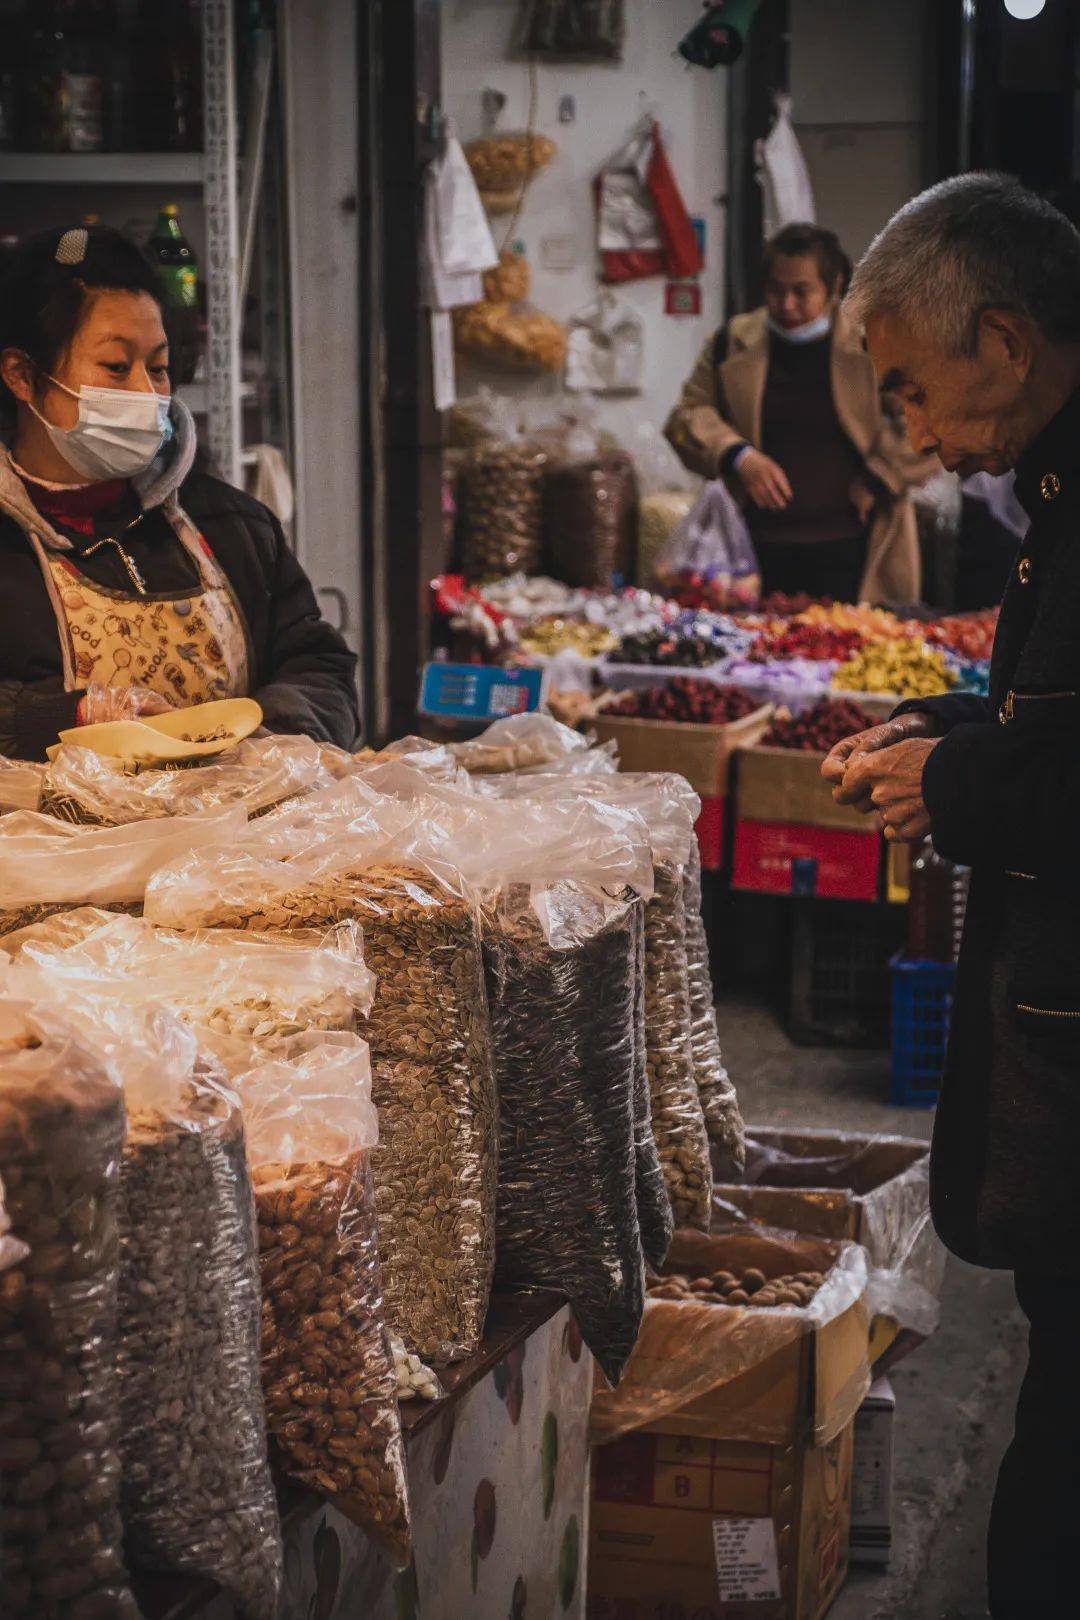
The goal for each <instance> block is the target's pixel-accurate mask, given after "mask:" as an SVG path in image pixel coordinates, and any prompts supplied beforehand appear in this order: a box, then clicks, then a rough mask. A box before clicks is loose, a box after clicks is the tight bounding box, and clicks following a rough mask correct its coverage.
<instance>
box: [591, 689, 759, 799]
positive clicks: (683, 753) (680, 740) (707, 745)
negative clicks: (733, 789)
mask: <svg viewBox="0 0 1080 1620" xmlns="http://www.w3.org/2000/svg"><path fill="white" fill-rule="evenodd" d="M677 673H678V671H677V670H673V671H672V674H673V675H674V674H677ZM772 713H773V711H772V705H771V704H767V703H766V704H763V705H762V707H761V708H760V709H755V710H754V712H753V713H752V714H748V715H746V716H745V717H744V718H743V719H742V720H733V721H732V722H731V724H730V725H727V726H692V725H686V724H684V723H682V722H681V721H676V720H632V719H629V718H628V717H626V716H623V715H613V714H605V713H601V714H598V715H597V716H596V718H595V719H593V720H590V721H589V728H590V730H592V731H595V732H596V735H597V737H598V739H599V741H600V742H612V741H614V742H615V743H617V744H618V748H619V765H620V767H621V768H622V769H623V770H624V771H674V772H676V774H677V775H679V776H685V777H686V780H687V781H688V782H689V783H690V786H691V787H692V788H693V789H694V792H695V793H698V794H700V795H701V797H702V798H703V799H715V798H724V797H726V796H727V792H728V775H729V770H730V763H731V756H732V754H733V753H734V752H735V750H736V749H737V748H748V747H750V745H751V744H752V743H755V742H757V741H758V739H759V738H760V737H763V736H764V734H765V732H766V731H767V730H768V727H769V722H770V721H771V719H772Z"/></svg>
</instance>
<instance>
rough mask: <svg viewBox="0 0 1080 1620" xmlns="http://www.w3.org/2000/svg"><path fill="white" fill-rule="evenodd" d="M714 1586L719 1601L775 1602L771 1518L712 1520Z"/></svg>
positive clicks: (777, 1589) (776, 1581) (777, 1592)
mask: <svg viewBox="0 0 1080 1620" xmlns="http://www.w3.org/2000/svg"><path fill="white" fill-rule="evenodd" d="M712 1529H713V1552H714V1554H715V1557H716V1589H717V1594H718V1596H719V1598H720V1601H721V1603H769V1602H771V1603H776V1602H778V1601H779V1599H780V1595H781V1593H780V1569H779V1563H778V1560H777V1556H776V1531H775V1529H774V1527H773V1522H772V1520H771V1519H734V1518H732V1519H714V1520H713V1527H712Z"/></svg>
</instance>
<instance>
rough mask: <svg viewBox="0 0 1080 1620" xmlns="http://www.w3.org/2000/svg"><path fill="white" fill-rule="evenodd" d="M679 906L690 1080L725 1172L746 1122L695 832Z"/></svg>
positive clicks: (739, 1152) (732, 1167)
mask: <svg viewBox="0 0 1080 1620" xmlns="http://www.w3.org/2000/svg"><path fill="white" fill-rule="evenodd" d="M683 907H684V910H685V914H686V967H687V977H688V980H689V989H690V1046H691V1050H692V1052H693V1057H694V1079H695V1082H696V1084H697V1091H698V1097H699V1099H700V1101H701V1109H702V1113H703V1114H704V1116H705V1129H706V1131H707V1133H708V1136H709V1141H710V1142H711V1144H712V1159H713V1169H714V1172H716V1173H719V1174H721V1175H723V1176H727V1175H729V1174H731V1173H732V1172H734V1171H739V1170H741V1169H742V1166H743V1163H744V1161H745V1157H746V1145H745V1127H744V1125H743V1120H742V1114H741V1113H740V1111H739V1099H738V1097H737V1096H736V1094H735V1087H734V1086H733V1085H732V1083H731V1079H730V1077H729V1075H728V1072H727V1069H726V1068H725V1067H724V1060H723V1058H722V1056H721V1054H720V1037H719V1034H718V1033H717V1028H716V1007H715V1006H714V1003H713V986H712V972H711V969H710V967H709V942H708V939H707V938H706V935H705V922H704V919H703V917H702V915H701V851H700V849H699V847H698V841H697V838H696V837H695V838H694V839H692V841H691V844H690V852H689V857H688V859H687V861H686V864H685V866H684V867H683Z"/></svg>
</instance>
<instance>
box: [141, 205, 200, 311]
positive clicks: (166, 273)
mask: <svg viewBox="0 0 1080 1620" xmlns="http://www.w3.org/2000/svg"><path fill="white" fill-rule="evenodd" d="M147 246H148V248H149V250H150V257H151V258H152V259H153V260H154V261H155V262H156V264H157V267H158V274H159V275H160V276H161V279H162V281H163V282H164V283H165V291H166V293H167V295H168V299H169V302H170V303H171V304H172V305H174V306H175V308H177V309H195V308H196V306H197V304H198V279H199V264H198V260H197V259H196V257H195V254H194V253H193V252H192V249H191V246H190V244H189V242H188V239H187V237H186V236H185V235H184V231H183V227H182V226H181V224H180V210H179V209H178V208H177V206H176V204H175V203H166V204H165V206H164V207H163V208H162V210H161V212H160V213H159V214H158V217H157V224H156V225H155V226H154V231H153V235H152V236H151V237H150V241H149V242H148V244H147Z"/></svg>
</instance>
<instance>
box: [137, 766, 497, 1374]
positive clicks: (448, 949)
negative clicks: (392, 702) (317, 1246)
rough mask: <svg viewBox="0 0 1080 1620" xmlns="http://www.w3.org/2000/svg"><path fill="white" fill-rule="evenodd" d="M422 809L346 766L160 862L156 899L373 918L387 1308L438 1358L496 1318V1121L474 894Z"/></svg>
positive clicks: (195, 910) (178, 909)
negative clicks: (241, 836) (210, 842)
mask: <svg viewBox="0 0 1080 1620" xmlns="http://www.w3.org/2000/svg"><path fill="white" fill-rule="evenodd" d="M392 768H393V769H402V770H407V767H404V766H402V767H397V766H394V767H392ZM419 780H420V781H423V780H424V778H423V777H420V778H419ZM419 821H420V811H419V808H418V807H417V806H416V805H413V804H407V803H404V802H402V801H398V800H395V799H391V798H388V797H386V796H384V795H380V794H376V793H375V792H373V791H372V789H371V788H369V787H367V786H365V785H364V783H363V782H362V781H359V780H353V781H348V782H342V783H341V784H339V786H338V787H337V788H336V789H334V790H333V791H330V792H323V793H316V794H313V795H311V797H310V798H309V799H307V800H305V801H303V803H302V804H300V805H298V806H297V807H296V808H295V809H293V810H290V811H289V812H287V813H285V814H275V815H272V816H269V817H267V818H266V819H265V820H264V821H263V822H261V823H259V824H258V826H257V827H255V826H253V827H251V828H249V830H248V837H247V840H246V841H245V842H244V843H240V842H237V843H236V844H235V845H234V846H233V847H232V848H231V849H229V850H221V851H216V852H213V853H210V852H205V854H204V856H200V857H196V856H192V857H191V858H189V859H187V860H184V861H181V862H178V863H177V864H176V865H175V866H174V867H173V868H171V869H170V870H168V871H166V872H162V873H161V874H159V880H158V881H157V882H156V883H155V885H154V892H153V895H152V896H151V898H150V902H149V905H148V910H147V915H148V916H150V917H152V918H153V919H155V920H157V921H160V922H163V923H169V924H173V925H176V926H179V927H181V928H196V927H203V926H205V925H207V924H222V925H225V926H229V927H239V928H244V929H249V930H255V931H263V932H265V931H267V930H272V931H280V930H289V931H292V930H295V929H297V928H310V927H313V926H326V925H329V924H332V923H335V922H338V921H341V920H346V921H353V922H355V923H357V924H358V925H359V927H360V928H361V929H362V931H363V937H364V957H365V961H366V962H367V964H368V965H369V967H370V968H371V969H372V970H373V971H374V973H375V976H376V992H375V1000H374V1004H373V1006H372V1008H371V1011H370V1014H369V1017H368V1021H367V1024H366V1026H365V1029H364V1033H365V1035H366V1037H367V1039H368V1041H369V1043H370V1046H371V1056H372V1069H373V1083H374V1097H375V1103H376V1106H377V1108H378V1110H379V1119H380V1143H379V1147H378V1149H377V1150H376V1151H375V1153H374V1156H373V1175H374V1182H375V1193H376V1200H377V1204H378V1212H379V1222H380V1227H381V1247H382V1261H383V1274H384V1286H385V1293H386V1300H387V1314H388V1320H389V1322H390V1325H391V1328H392V1330H393V1331H394V1332H395V1333H396V1334H398V1335H399V1336H400V1337H401V1338H402V1339H403V1340H404V1342H405V1344H406V1346H407V1348H408V1349H409V1350H410V1351H411V1352H412V1353H414V1354H416V1355H418V1356H420V1357H422V1358H423V1359H424V1360H426V1361H434V1362H436V1363H442V1362H445V1361H450V1360H455V1359H459V1358H461V1357H463V1356H467V1355H470V1354H471V1353H472V1352H473V1351H474V1350H475V1349H476V1348H477V1346H478V1344H479V1342H480V1338H481V1334H482V1332H483V1326H484V1319H485V1316H486V1314H487V1305H488V1298H489V1295H490V1291H491V1275H492V1267H493V1264H494V1247H495V1176H496V1154H497V1124H496V1103H495V1083H494V1078H493V1075H492V1067H491V1044H490V1030H489V1026H488V1015H487V1003H486V998H485V994H484V970H483V959H482V955H481V947H480V923H479V909H478V905H477V901H476V897H475V895H474V894H473V892H472V891H471V889H470V887H469V885H468V884H467V883H465V882H464V881H463V879H462V877H461V874H460V872H458V871H457V870H456V869H455V867H454V864H453V860H452V857H451V854H450V852H448V850H447V849H446V848H445V846H442V847H441V850H440V846H439V844H438V829H437V828H436V829H434V830H432V829H430V828H429V829H427V830H424V831H423V835H422V837H420V838H419V841H418V832H417V828H418V825H419Z"/></svg>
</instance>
